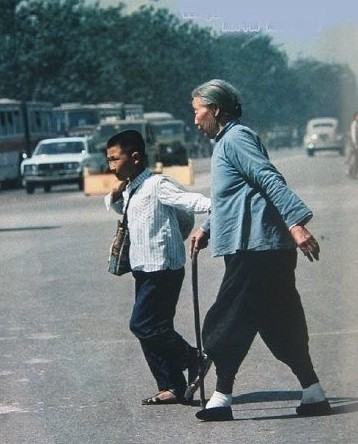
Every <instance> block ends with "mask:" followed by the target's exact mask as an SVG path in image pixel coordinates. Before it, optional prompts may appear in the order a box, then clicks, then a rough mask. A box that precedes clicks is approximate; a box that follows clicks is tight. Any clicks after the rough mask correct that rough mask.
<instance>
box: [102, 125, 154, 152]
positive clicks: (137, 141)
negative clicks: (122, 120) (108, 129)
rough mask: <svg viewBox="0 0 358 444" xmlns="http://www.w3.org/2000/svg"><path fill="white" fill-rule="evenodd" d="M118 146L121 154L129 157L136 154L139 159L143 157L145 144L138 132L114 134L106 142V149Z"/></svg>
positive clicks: (129, 131) (128, 131) (127, 131)
mask: <svg viewBox="0 0 358 444" xmlns="http://www.w3.org/2000/svg"><path fill="white" fill-rule="evenodd" d="M117 145H119V146H120V147H121V149H122V151H123V152H125V153H126V154H128V155H130V154H132V153H134V152H138V153H139V154H140V156H141V157H143V158H144V157H145V143H144V139H143V137H142V135H141V133H140V132H138V131H135V130H125V131H121V132H120V133H117V134H115V135H114V136H112V137H111V138H110V139H108V140H107V146H106V148H107V149H108V148H111V147H113V146H117Z"/></svg>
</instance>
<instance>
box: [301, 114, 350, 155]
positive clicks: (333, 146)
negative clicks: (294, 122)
mask: <svg viewBox="0 0 358 444" xmlns="http://www.w3.org/2000/svg"><path fill="white" fill-rule="evenodd" d="M304 147H305V149H306V151H307V155H308V156H314V154H315V152H316V151H337V152H338V153H339V154H341V155H342V156H343V155H344V138H343V135H342V134H341V133H340V131H339V125H338V120H337V119H336V118H334V117H322V118H319V119H311V120H309V121H308V123H307V126H306V134H305V137H304Z"/></svg>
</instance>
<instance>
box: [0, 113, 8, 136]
mask: <svg viewBox="0 0 358 444" xmlns="http://www.w3.org/2000/svg"><path fill="white" fill-rule="evenodd" d="M0 134H1V135H2V136H5V135H6V134H7V125H6V116H5V112H4V111H2V112H0Z"/></svg>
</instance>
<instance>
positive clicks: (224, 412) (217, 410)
mask: <svg viewBox="0 0 358 444" xmlns="http://www.w3.org/2000/svg"><path fill="white" fill-rule="evenodd" d="M195 416H196V417H197V418H198V419H201V420H202V421H232V420H233V419H234V417H233V416H232V410H231V407H213V408H211V409H203V410H199V412H197V413H196V414H195Z"/></svg>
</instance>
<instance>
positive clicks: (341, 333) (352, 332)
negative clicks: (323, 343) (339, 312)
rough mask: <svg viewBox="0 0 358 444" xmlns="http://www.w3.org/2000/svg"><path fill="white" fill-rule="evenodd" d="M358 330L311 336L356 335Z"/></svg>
mask: <svg viewBox="0 0 358 444" xmlns="http://www.w3.org/2000/svg"><path fill="white" fill-rule="evenodd" d="M357 333H358V330H336V331H325V332H319V333H310V336H337V335H356V334H357Z"/></svg>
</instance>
